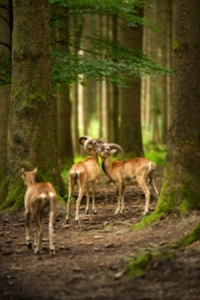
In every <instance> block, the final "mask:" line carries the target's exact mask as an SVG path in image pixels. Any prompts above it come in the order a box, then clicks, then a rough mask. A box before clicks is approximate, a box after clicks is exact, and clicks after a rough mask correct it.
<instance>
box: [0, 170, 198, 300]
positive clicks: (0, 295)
mask: <svg viewBox="0 0 200 300" xmlns="http://www.w3.org/2000/svg"><path fill="white" fill-rule="evenodd" d="M161 184H162V170H160V171H158V174H157V185H158V187H159V188H160V187H161ZM83 200H84V199H83ZM82 204H83V205H82V207H81V208H82V209H81V211H80V216H81V223H80V224H79V225H77V224H75V222H74V211H75V207H74V205H72V207H71V214H72V218H71V222H70V224H69V225H67V224H65V206H64V205H63V204H59V207H58V213H57V219H56V225H55V241H56V249H57V253H56V255H55V256H54V257H51V256H50V255H49V251H48V235H47V220H45V222H44V223H45V224H44V225H43V229H44V235H43V237H44V238H43V251H42V253H41V254H40V255H34V254H33V252H32V251H31V250H28V249H27V248H26V245H25V230H24V211H23V209H22V210H21V211H19V212H17V213H15V214H12V215H5V214H4V215H3V214H2V215H0V299H1V300H5V299H7V300H8V299H15V300H16V299H40V300H43V299H48V300H51V299H59V300H64V299H68V300H72V299H74V300H78V299H84V300H86V299H88V300H89V299H103V300H104V299H105V300H110V299H113V300H117V299H120V300H121V299H131V300H132V299H134V300H135V299H141V300H142V299H143V300H148V299H152V300H157V299H170V300H171V299H176V300H177V299H181V300H184V299H190V300H193V299H194V300H198V299H200V284H199V280H200V244H199V243H196V244H195V245H193V246H192V247H190V249H188V251H184V252H178V251H176V250H175V251H176V259H175V260H174V261H173V262H169V261H167V260H164V261H163V262H160V263H159V264H158V265H155V266H153V267H151V268H148V270H147V272H146V273H145V275H143V276H140V277H137V278H129V277H127V276H125V275H123V276H120V277H119V278H118V276H117V275H116V274H119V273H120V272H121V271H122V270H123V269H124V266H125V264H126V263H125V258H127V257H128V256H130V255H134V254H135V253H137V252H138V251H140V250H142V249H147V248H148V249H149V248H152V247H158V246H159V245H163V244H165V243H167V242H168V241H171V240H173V239H177V238H179V237H181V236H182V235H183V234H185V233H187V232H189V231H190V230H191V229H193V228H194V227H195V225H196V224H198V222H199V220H200V214H199V212H193V213H192V214H191V215H189V216H187V217H185V218H184V219H177V220H170V219H165V220H162V221H160V222H156V223H155V224H152V225H149V226H147V227H146V228H145V229H143V230H140V231H136V232H131V231H130V227H131V226H132V225H133V224H135V223H137V222H139V221H140V220H141V218H142V211H143V209H144V196H143V194H142V192H141V191H140V190H139V188H128V189H127V194H126V207H127V211H126V213H124V214H120V215H114V211H115V208H116V194H115V188H114V187H113V186H112V185H111V184H108V183H107V178H106V177H105V176H102V177H101V180H100V184H99V186H98V192H97V208H98V214H97V215H93V214H88V215H85V214H84V201H83V203H82ZM155 205H156V203H155V201H152V202H151V210H153V209H155Z"/></svg>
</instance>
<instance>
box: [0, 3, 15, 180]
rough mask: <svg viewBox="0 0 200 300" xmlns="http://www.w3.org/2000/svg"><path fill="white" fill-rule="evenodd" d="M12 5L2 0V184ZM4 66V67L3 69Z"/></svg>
mask: <svg viewBox="0 0 200 300" xmlns="http://www.w3.org/2000/svg"><path fill="white" fill-rule="evenodd" d="M9 11H10V12H11V7H9V1H8V0H2V1H1V6H0V28H1V30H0V56H1V60H3V66H1V77H0V128H1V130H0V184H1V183H2V182H3V180H4V179H5V177H6V174H7V137H8V114H9V103H10V83H9V82H6V79H7V78H9V75H6V77H5V78H4V74H5V72H11V60H10V57H11V53H10V52H11V41H10V37H11V30H12V17H11V16H10V13H9ZM3 67H4V69H2V68H3Z"/></svg>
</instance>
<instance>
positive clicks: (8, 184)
mask: <svg viewBox="0 0 200 300" xmlns="http://www.w3.org/2000/svg"><path fill="white" fill-rule="evenodd" d="M24 194H25V187H24V185H23V182H22V180H21V178H20V176H19V172H16V173H15V174H12V176H11V175H10V176H8V177H7V178H6V179H5V181H4V183H3V185H2V188H1V195H2V196H1V202H0V208H1V209H3V210H9V211H14V210H16V209H19V208H21V207H22V206H23V203H24V201H23V200H24Z"/></svg>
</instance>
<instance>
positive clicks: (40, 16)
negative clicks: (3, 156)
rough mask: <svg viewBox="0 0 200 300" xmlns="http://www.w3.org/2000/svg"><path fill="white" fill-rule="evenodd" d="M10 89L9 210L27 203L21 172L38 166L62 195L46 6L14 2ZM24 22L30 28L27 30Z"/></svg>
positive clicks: (39, 0) (38, 0)
mask: <svg viewBox="0 0 200 300" xmlns="http://www.w3.org/2000/svg"><path fill="white" fill-rule="evenodd" d="M13 11H14V27H13V28H14V30H13V40H12V90H11V105H10V118H9V145H8V157H9V176H8V178H7V180H6V181H5V185H4V193H5V194H4V196H5V199H6V201H5V202H4V205H5V207H6V206H13V205H14V207H19V206H21V205H22V203H23V196H24V193H25V187H24V186H23V183H22V180H21V176H20V169H21V168H22V167H24V168H25V169H26V170H32V169H33V168H35V167H36V166H37V167H38V169H39V175H40V177H41V179H42V180H44V181H50V182H52V183H53V184H54V186H55V188H56V189H57V191H58V193H62V192H64V186H63V181H62V179H61V176H60V172H59V168H58V158H57V155H56V145H55V122H54V114H53V102H52V98H51V76H50V47H49V30H48V27H49V23H48V2H47V1H44V0H36V1H34V2H33V1H31V0H21V1H18V0H14V1H13ZM24 24H26V26H24Z"/></svg>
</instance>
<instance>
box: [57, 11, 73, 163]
mask: <svg viewBox="0 0 200 300" xmlns="http://www.w3.org/2000/svg"><path fill="white" fill-rule="evenodd" d="M60 13H61V15H62V16H63V17H62V21H61V24H60V27H59V28H58V38H59V41H60V43H59V46H58V47H59V49H60V50H61V51H63V52H67V51H69V47H68V44H67V42H68V40H69V28H68V23H69V22H68V10H67V9H66V8H61V9H60ZM71 113H72V109H71V102H70V94H69V86H67V85H66V84H65V83H62V84H60V91H58V92H57V129H58V130H57V132H58V158H59V164H60V166H61V169H63V168H64V167H65V168H68V169H69V168H70V167H71V165H72V164H73V149H72V137H71Z"/></svg>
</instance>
